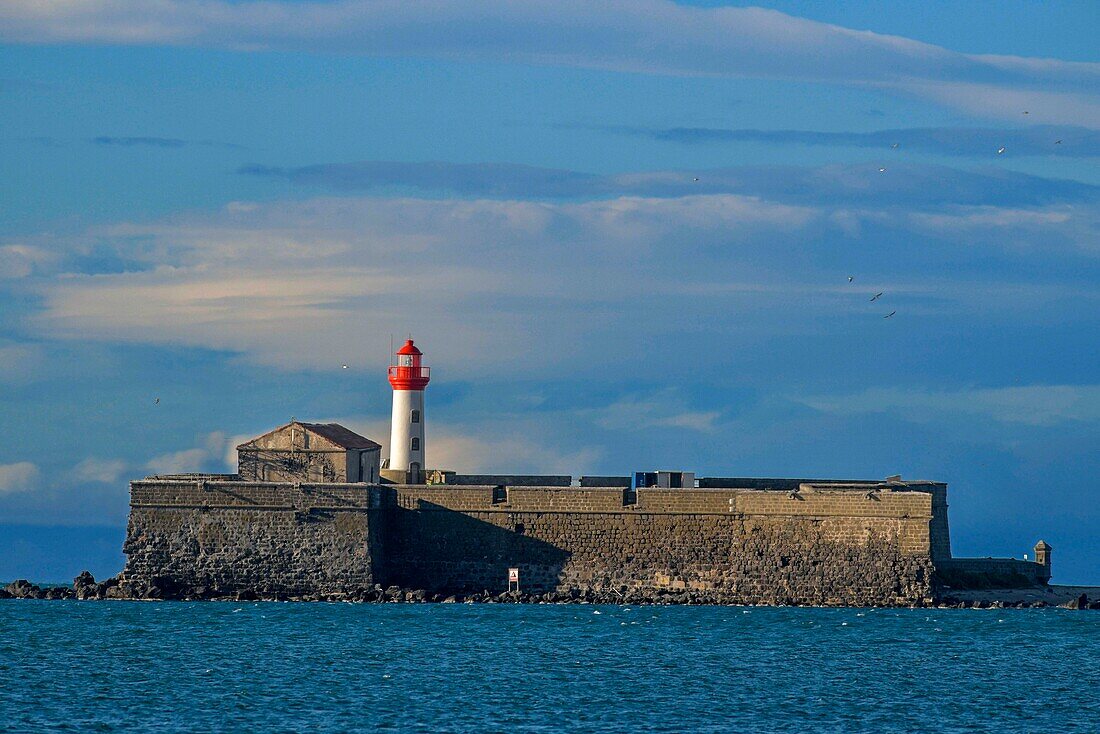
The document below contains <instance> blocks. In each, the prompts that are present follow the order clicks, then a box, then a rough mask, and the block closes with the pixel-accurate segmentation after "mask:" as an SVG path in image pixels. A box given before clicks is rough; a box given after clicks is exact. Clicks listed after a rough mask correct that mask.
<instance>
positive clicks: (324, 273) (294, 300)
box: [37, 195, 820, 367]
mask: <svg viewBox="0 0 1100 734" xmlns="http://www.w3.org/2000/svg"><path fill="white" fill-rule="evenodd" d="M819 216H820V215H819V214H818V213H817V212H815V211H814V210H812V209H809V208H805V207H796V206H789V205H785V204H777V203H772V202H765V201H761V200H759V199H755V198H750V197H739V196H731V195H725V196H696V197H682V198H676V199H650V198H638V197H620V198H615V199H609V200H599V201H590V202H567V203H557V204H549V203H536V202H524V201H494V200H484V199H482V200H475V201H455V200H426V199H371V198H366V199H313V200H307V201H304V202H280V203H278V204H276V205H271V204H264V205H250V206H243V205H239V204H238V205H234V206H231V207H228V208H227V210H226V211H225V212H224V213H223V214H221V215H219V216H217V217H215V218H213V219H211V218H209V217H205V216H204V217H196V218H194V219H191V220H189V221H177V222H162V223H156V224H152V225H119V226H116V227H112V228H109V229H108V230H106V231H103V232H100V233H99V237H100V238H102V237H109V236H113V237H117V238H121V239H122V240H124V241H125V240H129V239H131V238H135V237H140V238H143V239H146V240H150V241H152V242H153V243H159V244H157V245H156V246H155V247H154V248H153V251H155V252H159V253H160V254H161V261H160V262H161V264H159V265H157V266H156V267H154V268H151V269H147V270H141V271H134V272H126V273H113V274H101V275H70V276H68V277H62V278H57V279H54V280H51V281H49V282H47V283H44V284H42V285H41V292H42V294H43V296H44V298H45V312H44V313H43V314H42V315H41V316H40V318H39V319H38V320H37V323H38V324H39V326H40V327H42V328H44V329H46V330H47V331H48V332H49V333H50V334H53V335H55V336H62V337H68V338H80V339H88V338H96V339H106V340H111V341H123V342H126V341H139V342H147V343H178V344H187V345H192V346H202V347H207V348H215V349H226V350H233V351H239V350H243V351H245V352H246V353H249V354H250V355H251V356H252V357H254V358H257V359H259V360H260V361H263V362H267V363H271V364H281V365H283V366H304V365H310V366H315V367H326V366H331V365H332V364H339V363H340V362H341V361H343V360H346V359H347V354H348V349H349V347H348V344H347V341H346V334H348V333H358V332H363V331H370V332H374V333H387V331H393V330H395V329H398V330H407V329H415V330H416V331H417V333H418V334H423V335H425V337H426V338H428V337H430V338H431V339H433V341H435V342H436V344H438V345H439V346H440V348H446V349H448V351H450V353H451V354H452V357H453V358H454V359H455V360H458V361H467V360H469V362H470V363H471V364H472V363H473V362H474V361H480V359H481V355H483V354H484V353H485V351H486V350H487V349H488V348H489V347H490V345H494V344H495V345H498V346H499V347H501V348H502V347H503V344H504V343H508V344H511V347H510V351H514V352H515V351H517V350H518V354H520V355H523V354H526V355H528V357H527V358H528V359H529V360H532V361H539V360H542V359H544V358H543V357H540V356H539V355H540V352H541V351H542V350H544V349H551V348H553V342H554V340H555V339H560V338H565V337H566V334H567V332H568V330H569V329H570V328H572V327H570V326H568V325H569V324H572V323H574V322H575V320H576V319H577V318H578V316H579V315H580V314H581V313H586V314H587V317H588V318H589V319H592V318H593V317H595V316H597V314H598V309H600V308H607V309H612V310H615V309H617V308H618V306H612V305H611V304H615V303H618V302H620V301H621V299H623V298H627V299H632V298H634V297H636V294H637V288H638V287H639V286H640V285H642V284H643V283H646V282H653V283H659V282H660V281H661V280H662V279H663V275H662V271H667V266H666V265H665V263H667V262H669V261H671V260H673V259H675V258H683V257H690V256H691V255H692V253H696V257H699V258H702V259H704V260H705V259H707V258H710V257H713V255H710V254H708V251H710V250H711V249H716V250H717V251H731V252H736V251H738V250H740V249H741V248H748V249H751V248H750V247H749V246H750V243H753V242H759V241H762V238H766V237H769V236H788V235H790V234H791V233H797V232H799V231H800V230H802V229H804V228H806V227H808V226H811V225H812V223H814V222H815V221H816V220H817V219H818V218H819ZM686 235H690V240H689V239H685V236H686ZM746 251H747V250H746ZM579 259H583V260H584V261H585V262H587V263H588V266H589V267H588V268H586V269H585V271H583V272H578V271H575V270H574V269H572V268H571V267H570V266H569V263H571V262H576V261H577V260H579ZM692 263H693V261H692V260H690V259H689V260H686V261H684V266H691V265H692ZM624 267H629V268H631V269H635V270H636V271H637V272H636V275H635V277H634V278H633V279H629V280H626V279H624V278H623V277H622V269H623V268H624ZM647 271H648V272H647ZM134 303H141V304H142V307H141V308H140V309H137V308H133V307H132V304H134ZM537 304H543V305H544V306H545V310H546V311H548V312H549V313H544V312H543V311H544V309H543V308H540V307H536V306H537ZM549 314H552V315H549ZM548 317H549V318H550V320H551V321H553V322H554V323H558V326H559V327H560V328H561V329H562V330H563V331H559V333H558V334H557V336H553V337H551V336H549V335H547V334H539V333H538V332H539V329H537V328H535V326H536V323H541V324H542V325H544V326H545V325H546V324H547V318H548ZM559 322H560V323H559ZM598 323H599V322H598V320H597V321H594V322H593V325H595V324H598ZM557 328H558V327H555V329H557ZM525 333H526V334H527V335H528V336H526V337H525V336H524V334H525ZM288 340H289V341H288ZM291 342H294V343H295V345H294V346H289V344H290V343H291Z"/></svg>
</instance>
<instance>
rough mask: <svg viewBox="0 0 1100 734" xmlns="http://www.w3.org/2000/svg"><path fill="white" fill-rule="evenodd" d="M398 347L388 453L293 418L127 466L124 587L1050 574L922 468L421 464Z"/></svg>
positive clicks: (1045, 557) (880, 581) (885, 586)
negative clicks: (227, 468)
mask: <svg viewBox="0 0 1100 734" xmlns="http://www.w3.org/2000/svg"><path fill="white" fill-rule="evenodd" d="M410 347H412V342H411V340H410V341H409V342H408V343H407V344H406V346H405V347H403V349H405V350H406V351H409V348H410ZM413 348H415V347H413ZM402 356H408V355H401V353H400V352H399V353H398V357H399V361H398V364H397V365H395V366H393V367H391V368H390V382H391V384H393V386H394V390H395V393H396V392H399V391H402V390H403V389H405V390H412V391H414V392H416V391H419V392H420V395H414V396H402V397H401V398H400V399H398V398H397V397H396V396H395V401H394V405H395V408H394V421H393V424H392V433H391V451H390V461H389V462H388V463H383V462H382V461H381V458H380V454H381V447H380V445H379V444H378V443H376V442H374V441H372V440H370V439H369V438H366V437H364V436H360V435H358V434H356V433H354V432H353V431H350V430H348V429H347V428H344V427H343V426H339V425H336V424H329V423H306V422H300V421H296V420H295V421H291V422H290V423H288V424H286V425H285V426H282V427H280V428H277V429H275V430H273V431H271V432H269V433H267V434H265V435H263V436H260V437H258V438H256V439H253V440H252V441H249V442H247V443H244V444H241V445H240V446H239V447H238V459H239V467H238V472H237V473H236V474H229V475H212V474H184V475H165V476H151V477H146V478H145V479H142V480H138V481H133V482H131V484H130V520H129V527H128V534H127V539H126V544H125V552H126V554H127V563H126V568H125V570H124V571H123V573H122V575H121V576H120V577H119V578H120V583H121V584H122V585H123V586H124V587H125V588H126V589H127V591H128V593H129V594H131V595H133V596H138V597H140V596H150V597H191V596H198V597H201V596H204V595H207V596H215V595H217V596H225V595H242V594H244V595H249V596H258V597H260V598H294V597H314V598H316V597H347V596H349V595H350V596H352V597H354V595H355V594H357V593H361V592H362V591H363V590H365V589H370V588H376V585H381V586H383V587H393V586H396V587H401V588H403V589H416V590H424V591H425V592H430V593H433V594H439V595H444V594H448V595H462V594H475V593H482V592H486V591H487V592H489V593H490V594H499V593H502V592H506V591H508V590H509V588H510V586H512V588H515V586H514V585H511V584H510V583H509V578H510V572H511V573H512V574H515V573H516V571H515V570H516V569H518V586H519V587H520V588H521V589H522V591H523V592H525V593H527V594H548V595H555V594H556V595H563V594H564V595H570V594H571V595H577V594H592V593H595V594H597V595H601V598H614V595H618V596H620V597H622V598H628V597H634V598H638V595H641V597H642V598H652V597H653V595H677V594H679V595H681V596H685V597H686V596H688V595H690V594H692V593H695V594H696V595H697V598H702V599H705V600H707V601H712V602H717V603H736V604H813V605H861V606H862V605H920V604H925V603H932V602H933V601H934V600H935V599H936V598H937V597H938V596H940V595H941V594H943V593H944V592H945V590H948V589H950V588H952V587H954V588H958V587H960V586H971V587H974V586H981V585H985V586H991V585H992V586H998V585H1000V586H1025V585H1044V584H1046V583H1047V582H1048V581H1049V579H1050V575H1051V548H1050V546H1049V545H1047V544H1046V543H1044V542H1043V541H1039V543H1038V544H1037V545H1036V546H1035V549H1034V557H1033V559H1032V560H1026V557H1025V559H1015V558H1000V559H998V558H955V557H953V556H952V553H951V542H950V533H949V528H948V514H947V510H948V503H947V486H946V485H945V484H943V483H940V482H933V481H905V480H902V479H901V477H898V476H895V477H889V478H887V479H884V480H839V479H761V478H739V477H696V476H695V475H694V474H691V473H689V472H635V473H633V474H629V475H625V476H598V477H594V476H582V477H579V478H577V479H576V480H574V478H573V477H571V476H546V475H539V476H527V475H463V474H458V473H455V472H452V471H444V470H431V469H427V468H425V467H426V466H427V465H426V464H425V463H423V462H424V456H425V445H424V440H425V435H424V412H423V410H424V404H423V390H424V387H425V386H426V384H427V379H428V374H427V372H426V369H427V368H424V367H422V366H420V365H419V356H420V353H419V350H416V353H415V355H412V356H415V357H416V358H417V359H416V360H415V364H414V363H413V360H411V359H406V360H403V361H402V359H401V357H402ZM402 367H404V368H406V369H407V370H411V371H414V372H413V377H415V378H416V379H413V380H411V381H410V380H409V375H408V374H402V369H401V368H402ZM399 444H400V445H401V446H403V447H405V450H403V451H401V450H395V447H396V446H397V445H399ZM395 457H397V458H398V461H399V462H400V463H399V464H397V465H395V462H394V458H395ZM512 578H513V582H514V581H515V577H514V576H513V577H512Z"/></svg>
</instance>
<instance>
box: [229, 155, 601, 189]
mask: <svg viewBox="0 0 1100 734" xmlns="http://www.w3.org/2000/svg"><path fill="white" fill-rule="evenodd" d="M238 173H241V174H245V175H250V176H259V177H265V178H281V179H286V180H288V181H290V182H291V183H295V184H303V185H314V186H324V187H326V188H332V189H337V190H351V191H362V190H369V189H375V188H385V187H401V186H405V187H413V188H418V189H439V190H446V191H453V192H457V193H460V194H472V195H477V196H494V195H495V196H506V197H512V196H532V197H577V196H590V195H593V194H596V195H599V194H603V195H606V194H609V193H611V192H612V188H611V187H610V186H609V185H608V184H609V182H608V180H607V179H606V178H605V177H601V176H597V175H594V174H590V173H580V172H578V171H567V170H559V169H553V168H539V167H536V166H525V165H519V164H509V163H444V162H438V161H436V162H426V163H399V162H393V161H359V162H355V163H323V164H317V165H312V166H302V167H299V168H279V167H270V166H262V165H255V164H254V165H249V166H243V167H242V168H240V169H239V170H238Z"/></svg>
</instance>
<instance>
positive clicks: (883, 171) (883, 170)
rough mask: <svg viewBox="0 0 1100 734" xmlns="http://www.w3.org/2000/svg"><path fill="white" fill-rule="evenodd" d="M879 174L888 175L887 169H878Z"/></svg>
mask: <svg viewBox="0 0 1100 734" xmlns="http://www.w3.org/2000/svg"><path fill="white" fill-rule="evenodd" d="M878 172H879V173H886V169H885V168H880V169H878Z"/></svg>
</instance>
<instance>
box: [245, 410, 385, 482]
mask: <svg viewBox="0 0 1100 734" xmlns="http://www.w3.org/2000/svg"><path fill="white" fill-rule="evenodd" d="M381 454H382V447H381V446H380V445H378V444H377V443H375V442H374V441H372V440H370V439H369V438H367V437H366V436H360V435H359V434H358V433H355V432H354V431H352V430H350V429H348V428H345V427H344V426H341V425H340V424H338V423H303V422H301V421H296V420H292V421H291V422H290V423H287V424H286V425H285V426H280V427H279V428H276V429H275V430H273V431H269V432H268V433H265V434H264V435H262V436H258V437H257V438H254V439H252V440H251V441H248V442H246V443H242V444H241V445H240V446H238V447H237V466H238V470H237V473H238V474H239V475H240V478H241V479H242V480H243V481H246V482H249V481H251V482H308V483H316V482H377V481H378V480H379V474H378V472H379V467H380V464H381Z"/></svg>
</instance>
